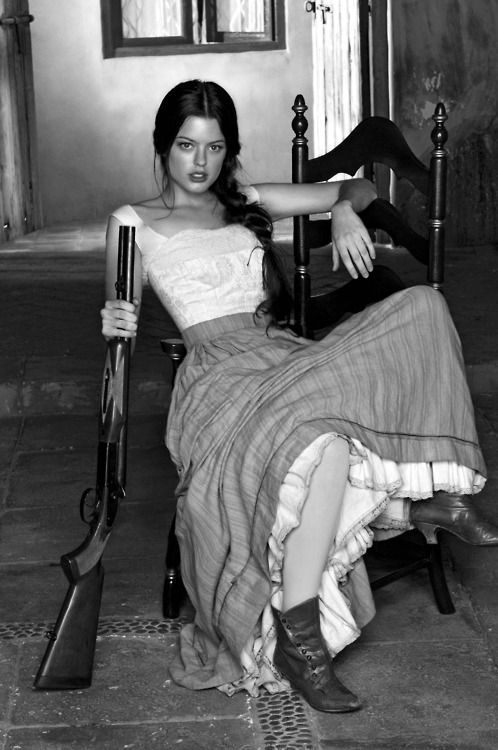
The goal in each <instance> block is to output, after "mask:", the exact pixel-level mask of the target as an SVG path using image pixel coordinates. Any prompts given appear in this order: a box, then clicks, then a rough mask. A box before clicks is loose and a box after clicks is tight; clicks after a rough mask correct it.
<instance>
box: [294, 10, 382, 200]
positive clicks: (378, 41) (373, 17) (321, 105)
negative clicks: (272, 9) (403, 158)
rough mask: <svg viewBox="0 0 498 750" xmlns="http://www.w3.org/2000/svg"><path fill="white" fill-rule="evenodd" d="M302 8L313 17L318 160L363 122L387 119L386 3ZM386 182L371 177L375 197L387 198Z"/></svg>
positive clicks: (315, 132) (315, 118)
mask: <svg viewBox="0 0 498 750" xmlns="http://www.w3.org/2000/svg"><path fill="white" fill-rule="evenodd" d="M306 6H307V10H308V11H309V12H312V13H313V26H312V34H313V93H314V107H313V154H314V156H318V155H319V154H323V153H325V152H326V151H329V150H330V149H332V148H334V147H335V146H337V145H338V144H339V143H341V141H343V140H344V138H345V137H346V136H347V135H348V134H349V133H350V132H351V131H352V130H353V128H355V127H356V125H357V124H358V123H359V122H360V120H362V119H364V118H365V117H369V116H370V115H381V116H383V117H391V115H392V112H391V106H392V104H391V103H392V101H393V97H392V65H391V48H392V45H391V20H390V19H391V0H327V2H316V3H307V4H306ZM347 176H348V175H346V177H347ZM365 176H367V177H369V178H372V177H373V175H372V174H370V175H368V174H367V175H365ZM342 177H343V176H342V175H338V179H340V178H342ZM386 179H388V178H386V177H385V176H384V175H383V174H382V173H381V172H380V171H379V173H378V174H376V175H375V181H376V183H377V188H378V190H379V193H380V194H382V195H383V196H385V197H388V196H389V195H390V185H389V183H388V182H387V183H386Z"/></svg>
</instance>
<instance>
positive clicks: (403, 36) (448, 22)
mask: <svg viewBox="0 0 498 750" xmlns="http://www.w3.org/2000/svg"><path fill="white" fill-rule="evenodd" d="M392 8H393V37H394V38H393V68H394V88H395V92H394V93H395V119H397V121H398V122H399V123H400V124H401V127H402V130H403V132H404V133H405V135H406V137H407V139H408V140H409V142H410V143H411V145H412V147H413V148H414V150H415V151H416V153H418V154H421V156H422V158H424V160H425V159H428V157H429V153H430V148H426V147H425V145H424V144H427V143H430V141H429V140H428V134H429V132H430V129H431V125H432V121H431V119H430V118H431V116H432V114H433V110H434V105H435V104H436V102H437V101H443V102H444V104H445V106H446V110H447V112H448V115H449V117H448V122H447V127H448V130H449V133H450V139H449V141H448V144H447V145H448V150H449V154H450V158H449V194H448V222H447V235H448V239H449V242H450V243H452V244H458V245H470V244H473V245H480V244H487V243H491V242H496V241H497V240H498V200H497V199H498V85H497V82H498V53H497V45H496V40H497V38H498V2H496V0H492V2H490V0H472V2H469V1H468V0H438V2H433V0H394V1H393V2H392ZM424 150H425V151H424Z"/></svg>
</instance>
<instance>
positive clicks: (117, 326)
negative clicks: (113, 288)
mask: <svg viewBox="0 0 498 750" xmlns="http://www.w3.org/2000/svg"><path fill="white" fill-rule="evenodd" d="M137 305H138V300H134V303H131V302H126V301H125V300H122V299H112V300H111V299H108V300H106V303H105V306H104V307H103V308H102V310H101V311H100V316H101V318H102V335H103V336H104V338H105V339H106V340H107V339H112V338H114V337H115V336H121V337H122V338H134V337H135V336H136V335H137V327H138V315H137V313H136V308H137Z"/></svg>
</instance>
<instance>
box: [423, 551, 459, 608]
mask: <svg viewBox="0 0 498 750" xmlns="http://www.w3.org/2000/svg"><path fill="white" fill-rule="evenodd" d="M427 551H428V562H427V568H428V570H429V579H430V582H431V586H432V591H433V592H434V598H435V599H436V604H437V608H438V609H439V611H440V612H441V614H442V615H452V614H453V613H454V612H455V605H454V604H453V600H452V598H451V594H450V592H449V589H448V584H447V582H446V575H445V572H444V567H443V559H442V555H441V547H440V544H439V542H436V543H435V544H434V543H432V544H430V543H427Z"/></svg>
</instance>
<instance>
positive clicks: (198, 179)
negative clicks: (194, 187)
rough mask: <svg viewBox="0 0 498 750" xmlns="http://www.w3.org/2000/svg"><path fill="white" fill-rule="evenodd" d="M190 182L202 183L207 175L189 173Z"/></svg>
mask: <svg viewBox="0 0 498 750" xmlns="http://www.w3.org/2000/svg"><path fill="white" fill-rule="evenodd" d="M189 177H190V179H191V180H192V182H204V181H205V180H207V173H206V172H191V174H190V175H189Z"/></svg>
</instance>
